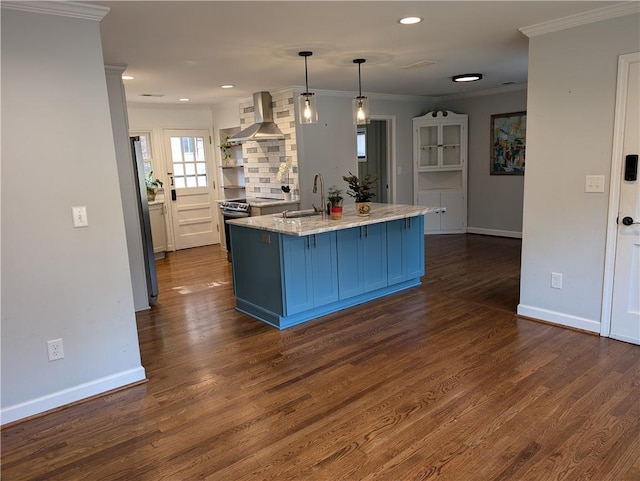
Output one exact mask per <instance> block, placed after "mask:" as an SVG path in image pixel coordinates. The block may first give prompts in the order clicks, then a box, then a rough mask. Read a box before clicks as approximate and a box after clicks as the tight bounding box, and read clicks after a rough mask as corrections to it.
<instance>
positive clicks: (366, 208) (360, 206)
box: [356, 202, 371, 217]
mask: <svg viewBox="0 0 640 481" xmlns="http://www.w3.org/2000/svg"><path fill="white" fill-rule="evenodd" d="M370 212H371V202H356V214H358V215H359V216H360V217H367V216H368V215H369V213H370Z"/></svg>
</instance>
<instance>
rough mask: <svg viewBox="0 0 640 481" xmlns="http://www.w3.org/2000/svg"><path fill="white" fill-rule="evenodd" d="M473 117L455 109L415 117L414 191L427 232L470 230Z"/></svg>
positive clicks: (439, 232)
mask: <svg viewBox="0 0 640 481" xmlns="http://www.w3.org/2000/svg"><path fill="white" fill-rule="evenodd" d="M468 120H469V117H468V116H467V115H465V114H456V113H454V112H451V111H448V110H447V111H434V112H429V113H427V114H425V115H423V116H421V117H416V118H414V119H413V192H414V202H415V204H417V205H425V206H429V207H436V208H438V210H437V211H436V212H432V213H429V214H425V223H424V231H425V234H453V233H463V232H466V230H467V126H468Z"/></svg>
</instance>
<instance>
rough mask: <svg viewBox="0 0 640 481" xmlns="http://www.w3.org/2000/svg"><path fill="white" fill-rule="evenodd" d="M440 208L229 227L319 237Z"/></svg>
mask: <svg viewBox="0 0 640 481" xmlns="http://www.w3.org/2000/svg"><path fill="white" fill-rule="evenodd" d="M437 210H438V208H437V207H424V206H419V205H400V204H371V214H370V215H369V216H368V217H358V215H356V213H355V207H354V206H353V205H352V204H349V205H346V206H345V208H344V212H343V214H342V219H340V220H332V219H331V218H330V217H329V216H325V217H322V216H320V215H314V216H310V217H297V218H287V219H285V218H283V217H282V214H273V215H262V216H259V217H245V218H242V219H231V220H228V221H227V224H233V225H238V226H243V227H249V228H252V229H258V230H266V231H271V232H277V233H280V234H288V235H295V236H305V235H310V234H320V233H322V232H329V231H334V230H340V229H349V228H351V227H358V226H361V225H369V224H377V223H379V222H388V221H391V220H396V219H405V218H407V217H415V216H418V215H423V214H427V213H429V212H437Z"/></svg>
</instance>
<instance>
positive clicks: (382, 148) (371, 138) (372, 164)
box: [358, 120, 390, 204]
mask: <svg viewBox="0 0 640 481" xmlns="http://www.w3.org/2000/svg"><path fill="white" fill-rule="evenodd" d="M362 130H363V131H364V132H365V134H364V135H365V144H366V150H365V152H366V154H365V157H363V158H361V157H360V156H358V176H359V177H364V176H365V175H367V174H371V175H372V176H375V177H377V178H378V182H377V183H376V185H375V186H374V192H375V194H376V195H375V197H374V198H373V201H374V202H380V203H383V204H386V203H388V202H389V199H390V195H389V182H390V181H389V174H388V170H389V169H388V164H389V159H388V146H387V142H388V139H387V122H386V121H385V120H372V121H371V123H369V124H368V125H366V126H360V127H358V135H360V132H361V131H362Z"/></svg>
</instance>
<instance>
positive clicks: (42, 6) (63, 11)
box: [0, 1, 110, 22]
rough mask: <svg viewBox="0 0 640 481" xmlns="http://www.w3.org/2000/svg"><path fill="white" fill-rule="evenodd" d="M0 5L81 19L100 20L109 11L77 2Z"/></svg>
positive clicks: (7, 2) (16, 2) (9, 8)
mask: <svg viewBox="0 0 640 481" xmlns="http://www.w3.org/2000/svg"><path fill="white" fill-rule="evenodd" d="M0 6H1V7H2V9H3V10H5V9H6V10H19V11H22V12H32V13H42V14H46V15H59V16H62V17H71V18H81V19H83V20H94V21H98V22H99V21H100V20H102V19H103V18H104V16H105V15H106V14H107V13H109V10H110V9H109V8H108V7H102V6H98V5H87V4H86V3H77V2H66V1H64V2H46V1H44V2H42V1H39V2H24V1H22V2H18V1H3V2H2V3H1V4H0Z"/></svg>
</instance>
